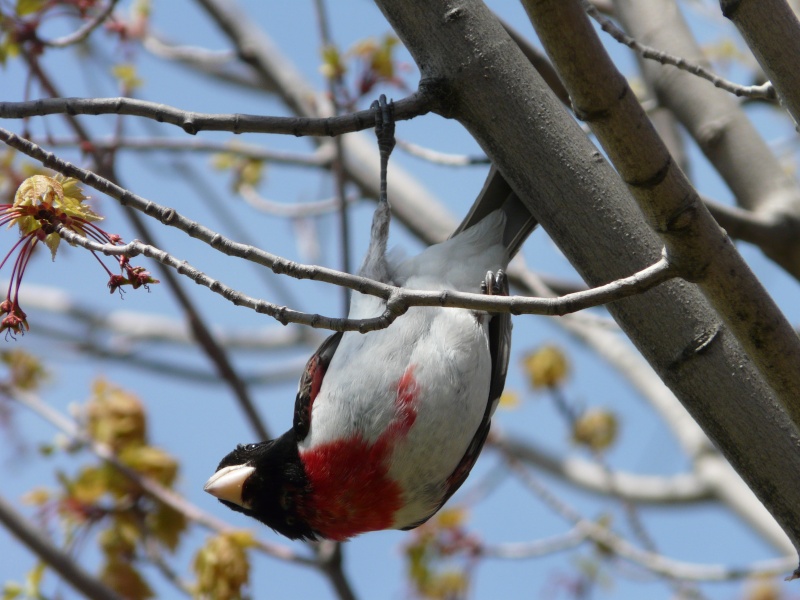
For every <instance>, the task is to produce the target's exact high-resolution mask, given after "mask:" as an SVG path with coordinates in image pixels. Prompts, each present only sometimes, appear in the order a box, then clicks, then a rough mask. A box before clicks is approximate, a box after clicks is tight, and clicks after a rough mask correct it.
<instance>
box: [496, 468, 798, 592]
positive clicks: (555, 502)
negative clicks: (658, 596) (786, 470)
mask: <svg viewBox="0 0 800 600" xmlns="http://www.w3.org/2000/svg"><path fill="white" fill-rule="evenodd" d="M508 464H509V467H510V468H511V469H512V470H513V471H514V472H515V473H516V474H517V476H518V477H519V478H520V480H521V481H522V483H523V484H524V485H525V486H526V487H527V488H528V489H530V490H531V491H532V492H533V493H534V494H536V495H537V496H538V497H539V498H540V499H542V500H543V501H544V502H545V503H546V504H547V505H548V506H549V507H550V508H551V509H552V510H554V511H555V512H556V513H558V514H559V515H561V516H562V517H563V518H564V519H566V520H567V521H570V522H571V523H573V524H574V525H575V526H576V527H578V528H579V529H581V530H582V531H583V532H585V533H586V535H587V536H588V537H590V538H591V539H592V540H594V541H595V542H596V543H599V544H602V545H603V546H604V547H606V548H608V549H609V550H611V551H612V552H613V553H614V554H615V555H616V556H618V557H620V558H623V559H625V560H627V561H629V562H631V563H633V564H636V565H639V566H641V567H643V568H645V569H647V570H648V571H650V572H651V573H656V574H658V575H663V576H666V577H670V578H673V579H676V580H680V581H735V580H739V579H747V578H749V577H756V576H775V575H782V574H785V573H787V572H791V571H792V570H793V569H794V567H795V566H796V563H797V557H796V556H785V557H781V558H776V559H772V560H766V561H755V562H753V563H751V564H749V565H745V566H743V567H729V566H725V565H702V564H696V563H688V562H683V561H678V560H673V559H671V558H667V557H666V556H664V555H662V554H656V553H654V552H648V551H646V550H643V549H641V548H639V547H637V546H635V545H634V544H631V543H630V542H628V541H626V540H624V539H623V538H621V537H620V536H618V535H617V534H615V533H614V532H612V531H611V530H610V529H608V528H607V527H605V526H603V525H601V524H598V523H596V522H594V521H590V520H588V519H585V518H584V517H583V516H582V515H581V514H580V513H578V512H577V511H576V510H575V509H573V508H572V507H571V506H569V505H567V504H566V503H565V502H563V501H562V500H560V499H559V498H556V497H555V496H554V495H553V494H552V493H551V492H550V491H549V490H548V489H547V488H545V487H544V486H543V485H542V484H541V483H540V482H539V481H538V480H537V479H536V478H534V477H533V475H532V474H531V473H530V471H529V470H528V469H526V468H524V467H522V465H520V464H519V463H518V462H516V461H514V460H510V461H509V462H508Z"/></svg>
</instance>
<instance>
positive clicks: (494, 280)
mask: <svg viewBox="0 0 800 600" xmlns="http://www.w3.org/2000/svg"><path fill="white" fill-rule="evenodd" d="M481 293H482V294H486V295H487V296H508V277H507V276H506V272H505V271H503V269H498V270H497V273H492V272H491V271H487V272H486V277H485V278H484V280H483V281H482V282H481Z"/></svg>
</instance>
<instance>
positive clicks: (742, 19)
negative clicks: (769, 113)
mask: <svg viewBox="0 0 800 600" xmlns="http://www.w3.org/2000/svg"><path fill="white" fill-rule="evenodd" d="M719 5H720V8H721V9H722V14H723V15H725V16H726V17H727V18H729V19H730V20H731V21H733V23H734V25H736V28H737V29H738V30H739V33H741V34H742V37H743V38H744V41H745V42H747V45H748V46H749V47H750V50H751V51H752V52H753V56H755V57H756V60H757V61H758V64H760V65H761V68H762V69H764V73H766V75H767V77H768V78H769V80H770V81H771V82H772V85H774V86H775V90H776V91H777V92H778V98H779V99H780V101H781V104H782V105H783V107H784V108H785V109H786V110H787V111H789V114H790V115H792V118H793V119H794V122H795V125H796V126H800V73H798V72H797V65H796V63H795V60H794V59H795V58H796V57H798V56H800V20H798V18H797V15H795V14H794V11H793V10H792V9H791V7H790V6H789V5H788V4H787V3H786V0H720V3H719Z"/></svg>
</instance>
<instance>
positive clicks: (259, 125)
mask: <svg viewBox="0 0 800 600" xmlns="http://www.w3.org/2000/svg"><path fill="white" fill-rule="evenodd" d="M431 108H432V106H431V98H430V97H429V96H427V95H426V94H424V93H421V92H416V93H414V94H412V95H411V96H409V97H407V98H404V99H402V100H397V101H395V103H394V111H395V112H394V115H395V120H397V121H404V120H406V119H413V118H414V117H418V116H420V115H424V114H426V113H427V112H429V111H430V110H431ZM56 114H68V115H130V116H134V117H143V118H146V119H153V120H154V121H158V122H159V123H169V124H170V125H177V126H178V127H180V128H181V129H183V130H184V131H185V132H186V133H189V134H191V135H195V134H196V133H198V132H200V131H231V132H233V133H276V134H284V135H294V136H298V137H300V136H309V135H310V136H322V137H331V136H338V135H342V134H344V133H352V132H354V131H361V130H364V129H370V128H371V127H374V125H375V116H374V113H373V112H372V110H370V109H367V110H360V111H358V112H355V113H351V114H348V115H341V116H336V117H328V118H320V119H314V118H308V117H267V116H259V115H247V114H238V113H237V114H210V113H198V112H193V111H185V110H181V109H179V108H174V107H172V106H167V105H166V104H159V103H157V102H148V101H146V100H136V99H134V98H42V99H39V100H29V101H27V102H0V118H3V119H24V118H28V117H35V116H45V115H56Z"/></svg>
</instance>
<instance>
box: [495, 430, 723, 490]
mask: <svg viewBox="0 0 800 600" xmlns="http://www.w3.org/2000/svg"><path fill="white" fill-rule="evenodd" d="M489 441H490V442H491V443H492V446H494V447H496V448H497V449H498V450H499V451H500V452H502V453H503V455H505V456H507V457H510V458H513V459H514V460H518V461H521V462H525V463H529V464H531V465H535V466H537V467H539V468H540V469H542V470H544V471H547V472H548V473H551V474H553V475H557V476H558V477H561V478H562V479H564V480H565V481H567V482H569V483H571V484H573V485H577V486H579V487H580V488H581V489H584V490H587V491H590V492H593V493H596V494H603V495H607V496H614V497H616V498H620V499H622V500H625V501H628V502H635V503H637V504H667V505H673V504H686V503H696V502H708V501H709V500H713V499H714V496H713V491H712V489H711V487H710V486H709V484H708V483H707V482H705V481H703V480H702V479H701V478H700V477H698V475H697V474H695V473H687V474H681V475H670V476H647V475H635V474H633V473H625V472H615V471H611V472H609V471H607V470H606V469H605V468H604V467H602V466H600V465H597V464H595V463H592V462H589V461H586V460H582V459H580V458H576V457H566V458H559V457H556V456H553V455H551V454H549V453H547V452H545V451H544V450H541V449H540V448H537V447H536V446H535V445H534V444H532V443H531V442H529V441H527V440H522V439H519V438H514V437H508V436H505V435H502V434H497V433H495V432H493V437H491V438H490V439H489Z"/></svg>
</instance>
